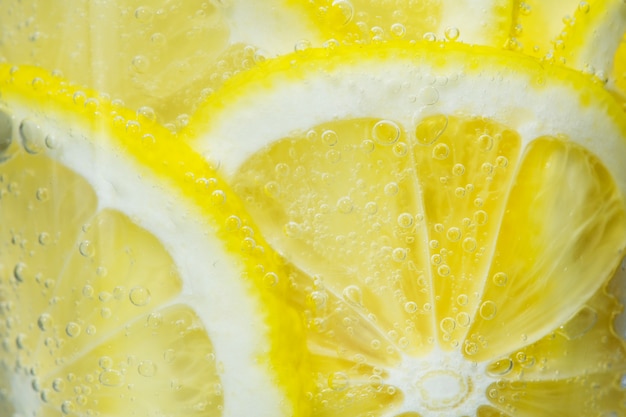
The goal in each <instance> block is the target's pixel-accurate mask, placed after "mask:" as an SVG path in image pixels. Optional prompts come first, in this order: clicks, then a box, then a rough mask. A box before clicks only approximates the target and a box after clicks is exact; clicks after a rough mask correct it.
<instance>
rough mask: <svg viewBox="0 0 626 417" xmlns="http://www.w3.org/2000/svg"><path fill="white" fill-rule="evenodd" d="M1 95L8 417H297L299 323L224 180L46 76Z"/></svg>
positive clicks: (87, 94)
mask: <svg viewBox="0 0 626 417" xmlns="http://www.w3.org/2000/svg"><path fill="white" fill-rule="evenodd" d="M0 91H1V102H0V134H1V135H2V136H1V137H2V139H1V141H0V217H1V218H2V222H0V315H1V316H2V321H1V324H0V335H1V338H2V347H1V348H0V410H2V414H3V415H28V416H34V415H36V416H58V415H61V414H68V415H100V416H125V415H136V413H137V411H138V410H140V411H141V413H143V414H145V415H148V414H149V415H172V416H174V415H184V416H192V415H194V416H195V415H197V416H206V415H210V416H222V415H223V416H241V415H263V416H277V415H284V414H285V415H288V414H293V413H294V410H292V407H293V405H292V404H293V402H294V401H291V400H289V399H288V398H287V397H288V396H289V395H290V391H289V389H281V388H280V387H281V386H282V385H284V384H285V381H286V380H287V378H288V377H291V376H292V375H293V372H292V371H291V369H293V367H294V366H293V363H294V361H295V360H297V359H298V358H297V357H296V356H295V353H291V352H288V351H287V347H286V345H285V343H284V342H283V340H282V338H283V337H284V332H285V331H284V327H283V325H284V326H287V327H288V328H289V329H290V340H291V343H292V345H291V346H297V343H298V322H297V321H295V320H294V319H293V317H294V315H293V314H291V313H290V311H289V310H288V309H287V308H285V307H284V306H281V305H278V304H277V303H276V302H275V301H272V299H270V298H269V297H268V296H267V292H268V291H269V289H271V290H272V291H280V288H281V285H282V284H281V283H277V282H275V281H277V280H275V279H273V277H274V276H276V274H275V273H274V272H272V271H273V269H272V268H276V267H275V262H274V261H272V260H267V259H265V258H264V255H263V241H262V239H261V238H260V237H258V236H254V231H255V230H254V228H253V227H251V226H250V225H249V224H248V223H249V222H248V220H247V218H246V216H245V214H242V213H240V212H239V211H241V210H240V208H239V206H238V204H237V199H236V197H235V196H233V195H232V192H231V191H229V188H228V187H227V186H226V185H225V184H223V182H222V181H221V179H220V178H219V176H216V175H214V174H215V172H214V170H213V168H211V167H210V166H209V165H207V164H206V163H205V162H204V161H203V160H202V159H201V158H200V157H199V156H197V155H195V154H193V153H192V152H191V151H190V150H189V149H188V148H187V147H186V146H185V145H184V144H183V143H179V142H178V141H176V139H175V138H174V137H173V136H172V134H171V133H170V132H169V131H168V130H167V129H166V128H164V127H161V126H159V125H158V124H156V123H154V122H153V121H152V120H150V119H145V118H142V114H141V113H135V112H130V111H128V110H126V109H124V108H123V107H120V106H118V105H116V104H115V103H111V102H110V101H108V100H107V98H106V97H102V96H99V95H97V94H96V93H94V92H92V91H89V90H81V89H79V88H77V87H73V86H71V85H69V84H67V82H65V81H64V80H63V79H61V78H58V77H55V76H50V75H49V74H47V73H46V72H44V71H43V70H40V69H36V68H32V67H12V66H7V65H3V66H1V67H0ZM261 301H262V305H263V308H262V309H261V307H260V305H261ZM277 317H280V319H278V318H277ZM268 322H273V325H272V327H271V328H269V327H268V325H267V324H268ZM283 346H284V347H283ZM281 349H282V351H281ZM296 353H297V352H296ZM276 356H281V357H280V360H278V359H275V358H274V359H272V360H271V362H272V363H271V364H270V359H271V358H273V357H276ZM277 363H278V364H277ZM270 365H271V367H270ZM287 372H289V374H288V373H287Z"/></svg>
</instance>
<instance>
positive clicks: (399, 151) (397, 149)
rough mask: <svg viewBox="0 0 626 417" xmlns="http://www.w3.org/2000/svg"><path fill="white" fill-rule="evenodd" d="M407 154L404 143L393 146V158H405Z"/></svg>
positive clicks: (406, 147) (407, 147) (406, 146)
mask: <svg viewBox="0 0 626 417" xmlns="http://www.w3.org/2000/svg"><path fill="white" fill-rule="evenodd" d="M408 152H409V146H408V145H407V144H406V143H404V142H397V143H396V144H394V145H393V154H394V155H395V156H398V157H400V156H405V155H406V154H407V153H408Z"/></svg>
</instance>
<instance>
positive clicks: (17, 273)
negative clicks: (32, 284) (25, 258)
mask: <svg viewBox="0 0 626 417" xmlns="http://www.w3.org/2000/svg"><path fill="white" fill-rule="evenodd" d="M27 270H28V266H27V265H26V264H25V263H24V262H18V263H17V264H16V265H15V268H13V277H15V279H16V280H17V282H24V281H25V280H26V271H27Z"/></svg>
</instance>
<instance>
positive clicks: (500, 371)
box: [486, 358, 513, 378]
mask: <svg viewBox="0 0 626 417" xmlns="http://www.w3.org/2000/svg"><path fill="white" fill-rule="evenodd" d="M512 369H513V361H512V360H511V359H509V358H505V359H501V360H499V361H496V362H493V363H491V364H489V366H487V369H486V371H487V374H488V375H489V376H492V377H495V378H497V377H501V376H504V375H506V374H508V373H509V372H511V370H512Z"/></svg>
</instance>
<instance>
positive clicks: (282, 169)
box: [274, 162, 291, 177]
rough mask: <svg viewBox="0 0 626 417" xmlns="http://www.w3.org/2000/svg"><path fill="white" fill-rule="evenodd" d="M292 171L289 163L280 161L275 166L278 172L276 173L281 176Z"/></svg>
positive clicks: (275, 170)
mask: <svg viewBox="0 0 626 417" xmlns="http://www.w3.org/2000/svg"><path fill="white" fill-rule="evenodd" d="M290 171H291V169H290V168H289V165H287V164H286V163H284V162H280V163H278V164H276V166H275V167H274V172H276V175H277V176H279V177H286V176H288V175H289V172H290Z"/></svg>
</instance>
